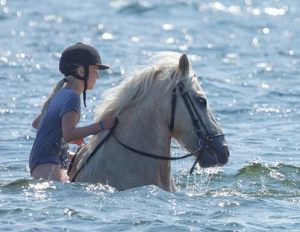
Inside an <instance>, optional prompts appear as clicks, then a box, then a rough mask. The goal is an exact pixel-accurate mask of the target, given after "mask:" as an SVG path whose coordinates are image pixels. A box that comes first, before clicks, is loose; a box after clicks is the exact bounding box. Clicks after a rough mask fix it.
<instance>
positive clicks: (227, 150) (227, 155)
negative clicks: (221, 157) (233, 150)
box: [225, 146, 230, 158]
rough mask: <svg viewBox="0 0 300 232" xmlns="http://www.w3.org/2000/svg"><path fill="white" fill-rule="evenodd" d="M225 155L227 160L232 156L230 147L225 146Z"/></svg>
mask: <svg viewBox="0 0 300 232" xmlns="http://www.w3.org/2000/svg"><path fill="white" fill-rule="evenodd" d="M225 154H226V158H228V157H229V156H230V152H229V149H228V146H225Z"/></svg>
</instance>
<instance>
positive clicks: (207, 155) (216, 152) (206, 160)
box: [199, 144, 230, 168]
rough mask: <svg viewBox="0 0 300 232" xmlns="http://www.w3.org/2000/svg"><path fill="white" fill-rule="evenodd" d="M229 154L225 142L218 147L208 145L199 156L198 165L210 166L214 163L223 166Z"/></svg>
mask: <svg viewBox="0 0 300 232" xmlns="http://www.w3.org/2000/svg"><path fill="white" fill-rule="evenodd" d="M229 155H230V154H229V149H228V146H227V144H223V145H222V146H221V147H218V148H214V147H208V148H207V149H206V150H205V151H204V153H203V155H202V157H201V158H200V160H199V165H200V167H201V168H210V167H215V166H216V165H218V166H223V165H225V164H227V162H228V158H229Z"/></svg>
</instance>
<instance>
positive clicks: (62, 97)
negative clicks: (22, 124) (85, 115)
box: [29, 89, 80, 172]
mask: <svg viewBox="0 0 300 232" xmlns="http://www.w3.org/2000/svg"><path fill="white" fill-rule="evenodd" d="M72 110H75V111H76V112H77V113H78V118H79V117H80V96H79V94H78V93H77V92H75V91H74V90H72V89H61V90H59V91H58V92H57V93H56V94H55V95H54V97H53V98H52V99H51V101H50V102H49V104H48V106H47V109H46V110H45V112H44V114H43V115H42V117H41V120H40V123H39V127H38V129H37V133H36V138H35V141H34V143H33V147H32V150H31V153H30V157H29V168H30V172H32V171H33V169H34V168H35V166H37V165H39V164H45V163H52V164H57V165H60V164H63V162H64V160H65V159H66V158H67V150H68V144H66V143H64V142H63V140H62V117H63V115H64V114H66V113H68V112H69V111H72ZM77 123H78V122H77Z"/></svg>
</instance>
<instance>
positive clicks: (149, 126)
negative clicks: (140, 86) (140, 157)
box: [115, 100, 171, 156]
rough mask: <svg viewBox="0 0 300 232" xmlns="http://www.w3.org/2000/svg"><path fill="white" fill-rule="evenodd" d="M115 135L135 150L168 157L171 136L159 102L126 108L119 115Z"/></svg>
mask: <svg viewBox="0 0 300 232" xmlns="http://www.w3.org/2000/svg"><path fill="white" fill-rule="evenodd" d="M115 134H116V136H117V137H118V138H119V139H120V140H122V142H123V143H125V144H127V145H129V146H132V147H134V148H135V149H138V150H142V151H145V152H149V153H155V154H157V155H161V156H168V155H169V151H170V140H171V134H170V131H169V128H168V126H167V123H166V119H165V117H164V114H163V112H162V110H161V105H160V102H154V101H153V100H152V101H151V100H148V101H146V102H143V103H140V104H138V105H135V106H131V107H129V108H127V109H126V110H125V111H124V112H123V113H122V114H121V115H120V118H119V125H118V126H117V128H116V131H115Z"/></svg>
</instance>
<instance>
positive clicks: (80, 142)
mask: <svg viewBox="0 0 300 232" xmlns="http://www.w3.org/2000/svg"><path fill="white" fill-rule="evenodd" d="M70 143H71V144H76V145H78V146H80V145H82V144H83V143H84V139H78V140H75V141H72V142H70Z"/></svg>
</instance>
